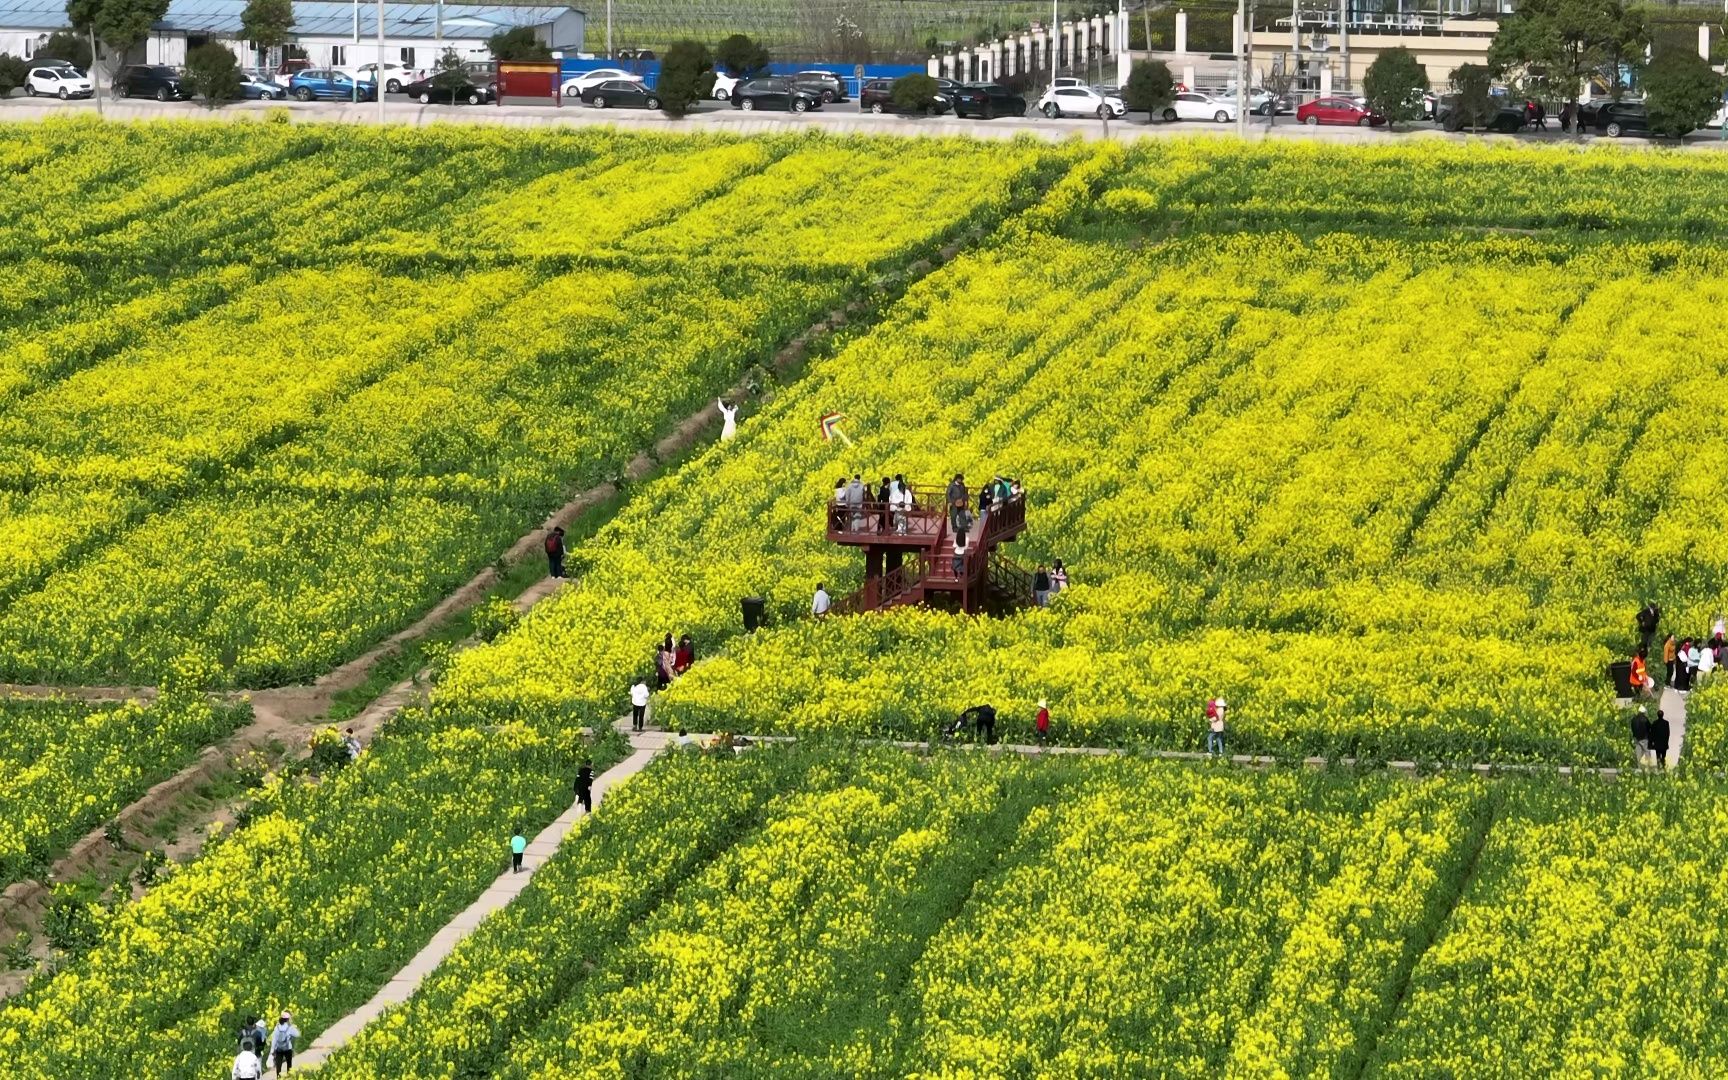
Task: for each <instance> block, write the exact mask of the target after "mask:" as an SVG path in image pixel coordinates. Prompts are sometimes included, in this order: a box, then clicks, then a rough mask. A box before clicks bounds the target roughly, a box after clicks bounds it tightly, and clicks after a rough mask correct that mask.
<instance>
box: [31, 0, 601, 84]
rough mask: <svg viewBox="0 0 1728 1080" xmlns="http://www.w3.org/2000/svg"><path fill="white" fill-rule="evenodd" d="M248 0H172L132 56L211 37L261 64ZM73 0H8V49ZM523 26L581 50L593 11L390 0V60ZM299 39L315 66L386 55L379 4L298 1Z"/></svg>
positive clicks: (34, 37)
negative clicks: (246, 26) (247, 17)
mask: <svg viewBox="0 0 1728 1080" xmlns="http://www.w3.org/2000/svg"><path fill="white" fill-rule="evenodd" d="M245 9H246V3H245V0H172V2H171V3H170V4H169V5H168V14H167V15H166V16H165V17H163V19H162V20H161V21H160V22H158V23H156V24H155V25H154V26H153V27H151V29H150V36H149V38H148V39H146V41H145V42H144V43H143V44H142V45H141V46H139V47H138V48H137V49H136V50H134V52H133V54H132V55H131V56H128V57H127V58H126V59H127V60H128V61H129V62H133V63H147V64H169V65H178V64H181V63H184V62H185V59H186V50H187V49H189V48H191V47H193V46H195V45H200V44H203V43H204V42H206V41H220V42H223V43H224V44H226V45H228V46H229V47H230V48H232V49H233V50H234V52H235V54H236V55H237V56H239V57H240V62H241V64H242V65H244V66H247V67H254V66H260V65H262V64H263V63H264V58H263V57H262V55H261V54H260V53H259V51H258V50H257V49H255V48H254V47H253V46H252V44H251V43H250V42H247V41H244V40H242V39H241V36H240V14H241V12H243V11H244V10H245ZM66 25H67V22H66V3H65V0H0V52H5V53H11V54H12V55H13V56H21V57H24V58H26V59H27V58H29V56H30V55H31V53H32V52H34V50H35V48H36V47H37V46H39V45H40V44H41V43H42V42H44V41H46V40H47V38H48V35H49V34H52V33H53V32H54V31H56V30H63V29H65V28H66ZM518 27H528V28H530V29H532V30H533V31H534V34H535V36H536V37H538V38H539V39H540V40H541V41H542V42H543V43H545V45H546V47H547V48H549V49H552V50H554V51H568V52H572V53H574V52H575V51H576V50H578V49H580V48H581V47H582V35H583V32H584V30H585V29H586V27H585V17H584V15H583V13H582V12H580V11H577V10H575V9H574V8H569V7H522V6H486V5H477V4H423V3H415V4H406V3H394V2H391V3H386V4H384V55H383V60H384V61H385V62H386V63H391V64H401V65H402V66H403V67H406V68H409V69H410V70H421V69H429V68H431V67H432V65H433V64H434V63H435V62H436V61H437V58H438V56H439V54H440V53H442V52H443V50H445V49H447V48H448V49H455V50H456V51H457V53H458V54H460V55H461V56H462V57H463V58H464V59H473V60H483V59H488V58H490V53H489V52H488V51H487V48H486V41H487V39H488V38H490V37H491V36H492V35H493V34H497V33H500V32H502V31H506V30H513V29H516V28H518ZM293 43H294V44H295V45H296V46H298V47H299V48H301V49H303V50H304V51H305V54H306V56H307V58H308V59H310V60H311V61H312V64H313V66H315V67H353V66H356V65H359V64H369V63H374V62H376V61H377V60H378V59H379V56H378V4H377V3H376V2H362V3H340V2H335V0H296V2H295V3H294V31H293Z"/></svg>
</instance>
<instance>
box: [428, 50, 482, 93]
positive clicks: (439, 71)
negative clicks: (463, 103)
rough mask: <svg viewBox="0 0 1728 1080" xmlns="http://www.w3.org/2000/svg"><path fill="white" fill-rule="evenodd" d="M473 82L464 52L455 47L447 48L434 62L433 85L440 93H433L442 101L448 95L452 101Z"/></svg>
mask: <svg viewBox="0 0 1728 1080" xmlns="http://www.w3.org/2000/svg"><path fill="white" fill-rule="evenodd" d="M472 84H473V80H472V79H470V78H469V77H468V67H467V65H465V64H464V63H463V62H462V54H461V53H459V52H457V51H456V50H455V49H445V50H444V53H443V55H441V56H440V57H438V59H437V60H436V61H435V62H434V63H433V64H432V85H433V86H434V87H436V88H437V89H438V91H439V93H437V94H435V95H433V96H434V97H435V98H436V99H437V100H439V101H442V100H444V98H445V97H446V96H448V97H449V99H450V100H451V101H455V100H456V95H457V94H460V93H461V92H462V91H463V90H465V89H467V88H468V87H469V86H471V85H472Z"/></svg>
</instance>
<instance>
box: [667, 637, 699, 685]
mask: <svg viewBox="0 0 1728 1080" xmlns="http://www.w3.org/2000/svg"><path fill="white" fill-rule="evenodd" d="M695 662H696V643H695V642H693V641H691V640H690V635H689V634H685V635H684V636H683V637H681V638H679V639H678V651H677V652H675V653H673V654H672V674H674V675H682V674H684V673H685V672H686V671H689V670H690V666H691V665H692V664H694V663H695Z"/></svg>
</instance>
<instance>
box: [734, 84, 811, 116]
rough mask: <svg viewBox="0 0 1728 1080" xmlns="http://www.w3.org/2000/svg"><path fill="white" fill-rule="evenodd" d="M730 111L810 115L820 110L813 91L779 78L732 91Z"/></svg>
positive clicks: (739, 86) (744, 85) (807, 87)
mask: <svg viewBox="0 0 1728 1080" xmlns="http://www.w3.org/2000/svg"><path fill="white" fill-rule="evenodd" d="M732 107H733V108H734V109H743V110H745V111H746V112H748V111H750V110H753V109H790V110H791V111H792V112H809V111H810V110H811V109H820V108H821V107H822V95H821V93H819V92H818V91H817V90H816V89H815V88H814V87H811V86H805V85H803V84H801V83H795V82H793V81H792V80H791V79H787V78H782V77H781V76H779V75H767V76H764V77H762V78H760V79H751V80H750V81H749V82H744V83H739V84H738V85H737V86H736V87H734V88H733V90H732Z"/></svg>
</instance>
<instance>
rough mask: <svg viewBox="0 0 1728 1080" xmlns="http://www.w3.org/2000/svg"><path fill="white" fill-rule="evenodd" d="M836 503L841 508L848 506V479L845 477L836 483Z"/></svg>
mask: <svg viewBox="0 0 1728 1080" xmlns="http://www.w3.org/2000/svg"><path fill="white" fill-rule="evenodd" d="M834 501H835V502H837V503H839V504H840V505H841V506H844V505H846V478H845V477H844V476H842V477H841V478H840V479H838V480H836V481H834Z"/></svg>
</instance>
